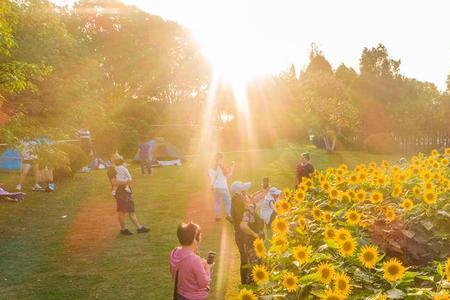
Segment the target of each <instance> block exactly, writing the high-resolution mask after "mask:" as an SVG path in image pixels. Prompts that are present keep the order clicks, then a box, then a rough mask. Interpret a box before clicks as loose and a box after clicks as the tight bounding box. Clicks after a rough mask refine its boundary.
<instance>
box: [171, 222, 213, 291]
mask: <svg viewBox="0 0 450 300" xmlns="http://www.w3.org/2000/svg"><path fill="white" fill-rule="evenodd" d="M177 236H178V240H179V241H180V244H181V246H179V247H177V248H175V249H173V250H172V252H171V253H170V257H169V262H170V273H171V274H172V278H173V279H174V280H175V288H176V290H175V291H174V299H176V300H206V298H207V297H208V291H209V284H210V282H211V265H209V264H207V263H206V260H205V259H203V258H201V257H200V256H198V255H197V254H196V253H197V250H198V247H199V245H200V242H201V239H202V235H201V231H200V226H198V225H197V224H195V223H192V222H190V223H188V224H186V223H182V224H180V225H179V226H178V230H177Z"/></svg>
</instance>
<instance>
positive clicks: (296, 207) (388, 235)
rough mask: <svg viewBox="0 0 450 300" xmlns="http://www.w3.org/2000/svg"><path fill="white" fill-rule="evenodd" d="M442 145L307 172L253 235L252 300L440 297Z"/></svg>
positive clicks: (444, 273) (446, 280) (444, 290)
mask: <svg viewBox="0 0 450 300" xmlns="http://www.w3.org/2000/svg"><path fill="white" fill-rule="evenodd" d="M449 159H450V148H447V149H445V152H444V153H439V152H438V151H435V150H434V151H433V152H432V153H431V155H430V156H425V155H423V154H418V155H417V156H414V157H412V158H411V159H410V161H406V160H402V161H401V162H399V164H395V165H391V164H390V163H388V162H386V161H383V162H382V163H381V164H380V165H377V164H376V163H374V162H371V163H369V164H368V165H358V166H357V167H356V168H354V169H349V168H348V167H347V166H346V165H341V166H339V167H338V168H329V169H327V170H324V171H316V172H315V174H314V176H313V177H311V178H310V179H306V180H303V181H302V183H301V184H300V185H299V187H298V189H297V190H295V191H293V190H288V189H286V190H284V191H283V197H282V199H281V200H278V201H277V202H276V211H277V217H276V219H275V220H274V221H273V223H272V226H271V227H272V228H271V231H272V237H271V239H270V240H268V241H264V240H261V239H257V240H256V241H255V242H254V248H255V252H256V253H257V256H258V257H259V258H260V263H259V264H258V265H254V266H252V277H253V280H254V284H253V285H251V286H246V287H245V288H242V289H241V290H240V293H239V297H238V298H239V299H240V300H253V299H255V300H256V299H267V300H268V299H328V300H341V299H366V300H375V299H433V300H443V299H450V296H449V293H450V258H449V256H450V203H449V199H450V168H449Z"/></svg>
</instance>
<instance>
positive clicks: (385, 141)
mask: <svg viewBox="0 0 450 300" xmlns="http://www.w3.org/2000/svg"><path fill="white" fill-rule="evenodd" d="M364 147H365V149H366V151H368V152H370V153H375V154H392V153H396V152H398V150H399V147H398V144H397V142H396V141H395V140H394V137H393V136H392V135H391V134H389V133H377V134H373V135H370V136H368V137H367V138H366V139H365V140H364Z"/></svg>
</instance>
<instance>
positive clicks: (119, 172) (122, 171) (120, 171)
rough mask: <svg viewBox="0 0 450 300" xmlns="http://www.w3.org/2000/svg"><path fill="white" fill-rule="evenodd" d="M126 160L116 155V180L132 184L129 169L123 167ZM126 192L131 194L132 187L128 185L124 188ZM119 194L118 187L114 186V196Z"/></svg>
mask: <svg viewBox="0 0 450 300" xmlns="http://www.w3.org/2000/svg"><path fill="white" fill-rule="evenodd" d="M124 162H125V161H124V160H123V157H122V156H121V155H120V154H118V153H116V154H115V155H114V164H115V165H116V180H117V181H127V182H130V181H131V179H132V178H131V174H130V172H129V171H128V169H127V168H126V167H125V166H124V165H123V164H124ZM124 189H125V191H127V192H128V193H131V188H130V185H129V184H127V185H126V186H125V187H124ZM116 192H117V185H113V186H112V195H113V196H115V195H116Z"/></svg>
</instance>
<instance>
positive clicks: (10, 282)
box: [0, 146, 394, 300]
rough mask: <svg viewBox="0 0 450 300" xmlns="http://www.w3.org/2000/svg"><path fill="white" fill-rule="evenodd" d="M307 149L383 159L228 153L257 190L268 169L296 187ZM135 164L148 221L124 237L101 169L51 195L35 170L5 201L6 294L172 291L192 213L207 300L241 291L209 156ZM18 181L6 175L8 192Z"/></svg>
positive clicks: (2, 295)
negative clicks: (208, 282)
mask: <svg viewBox="0 0 450 300" xmlns="http://www.w3.org/2000/svg"><path fill="white" fill-rule="evenodd" d="M302 151H309V152H311V155H312V158H313V162H314V164H315V166H316V167H318V168H326V167H328V166H337V165H339V164H341V163H347V164H349V165H350V166H354V165H356V164H358V163H361V162H369V161H370V160H374V161H377V162H379V161H381V159H385V158H386V157H381V156H377V155H369V154H366V153H359V152H344V151H343V152H337V153H335V154H326V153H325V152H323V151H320V150H315V149H313V148H311V147H309V146H301V147H295V148H291V149H286V148H283V149H272V150H265V151H257V152H256V151H255V152H248V153H234V154H229V155H227V158H226V160H227V161H231V160H235V161H236V172H235V174H234V178H233V179H239V180H249V181H252V182H254V183H255V188H256V185H258V186H259V183H260V182H261V180H262V178H263V177H264V176H269V177H270V180H271V184H273V185H276V186H278V187H285V186H288V187H291V186H292V185H293V183H294V174H293V169H294V166H295V161H296V157H297V155H298V154H299V153H301V152H302ZM387 159H389V157H388V158H387ZM391 159H394V158H392V157H391ZM130 169H131V171H132V174H133V175H134V182H133V190H134V199H135V202H136V208H137V215H138V218H139V219H140V220H141V222H142V223H143V224H144V225H146V226H147V227H149V228H150V229H151V232H150V234H147V235H133V236H131V237H122V236H119V235H118V224H117V220H116V212H115V201H114V200H113V199H112V197H111V196H110V186H109V183H108V179H107V177H106V174H105V172H104V171H102V170H100V171H95V172H92V173H90V174H77V175H76V176H75V178H73V179H70V180H68V181H66V182H63V183H60V184H59V185H58V189H57V191H56V192H54V193H33V192H31V191H30V190H29V189H30V187H31V178H29V180H30V181H29V182H28V184H27V185H26V188H28V189H25V192H27V193H28V195H27V197H26V200H25V201H24V202H22V203H12V202H11V203H10V202H0V299H48V300H49V299H161V300H165V299H171V295H172V286H173V284H172V281H171V278H170V275H169V272H168V263H167V257H168V253H169V251H170V250H171V249H172V248H173V247H174V246H176V245H177V240H176V234H175V230H176V226H177V224H178V223H179V222H180V221H183V220H191V219H192V220H193V221H195V222H197V223H199V224H200V225H201V226H202V228H203V243H202V249H201V254H203V255H205V254H206V253H207V252H208V251H209V250H214V251H216V252H217V253H218V255H217V257H216V262H217V263H216V266H215V271H214V274H215V276H214V283H213V286H212V291H211V296H210V299H229V298H232V297H233V295H236V293H237V291H238V282H239V271H238V267H239V257H238V252H237V248H236V246H235V244H234V240H233V229H232V227H231V225H230V224H227V223H225V222H220V223H216V222H214V215H213V213H212V212H213V201H212V199H211V197H210V195H209V194H208V192H207V191H208V185H207V177H206V174H207V173H206V166H205V164H204V163H200V160H199V159H198V158H188V161H187V162H186V164H185V165H184V166H182V167H166V168H158V169H156V170H155V174H154V176H152V177H148V176H142V175H140V169H139V168H138V166H136V165H131V167H130ZM17 179H18V175H16V174H5V173H2V174H0V183H4V186H5V187H6V188H7V189H8V190H12V189H13V187H14V185H15V181H16V180H17ZM127 222H128V221H127ZM128 223H129V222H128ZM129 225H130V226H129V228H130V229H131V224H130V223H129ZM133 231H134V228H133Z"/></svg>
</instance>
